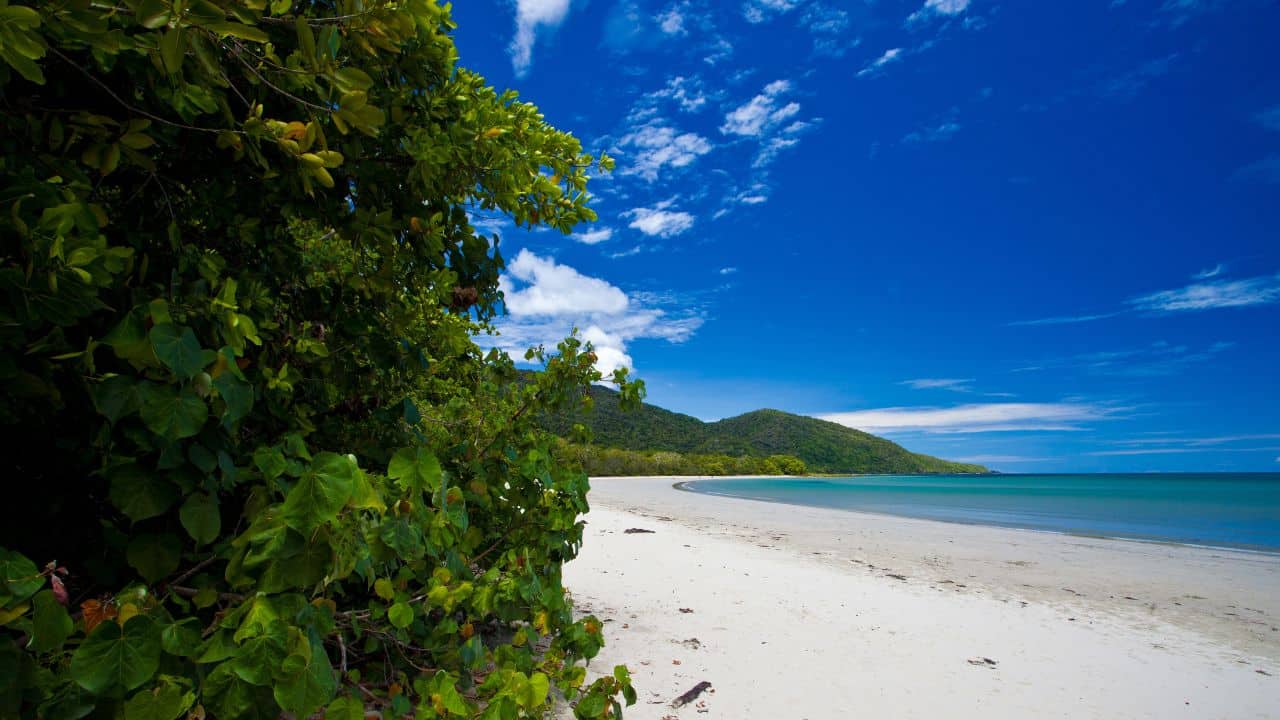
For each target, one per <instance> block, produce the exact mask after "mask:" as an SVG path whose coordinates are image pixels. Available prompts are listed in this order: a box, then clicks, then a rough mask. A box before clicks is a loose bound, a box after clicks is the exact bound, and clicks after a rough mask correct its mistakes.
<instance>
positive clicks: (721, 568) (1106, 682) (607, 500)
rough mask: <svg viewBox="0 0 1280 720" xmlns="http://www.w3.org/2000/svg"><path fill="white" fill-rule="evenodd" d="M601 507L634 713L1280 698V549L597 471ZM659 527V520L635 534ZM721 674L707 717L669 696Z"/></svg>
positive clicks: (601, 560)
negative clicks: (965, 519)
mask: <svg viewBox="0 0 1280 720" xmlns="http://www.w3.org/2000/svg"><path fill="white" fill-rule="evenodd" d="M691 479H692V478H676V480H691ZM589 497H590V501H591V504H592V507H593V510H592V511H591V512H590V513H588V515H587V516H586V521H587V538H586V540H585V542H584V545H583V548H582V554H581V555H580V556H579V557H578V558H577V559H575V560H574V561H572V562H570V563H568V564H567V565H566V567H565V583H566V587H568V588H569V590H570V592H571V593H572V595H573V598H574V601H575V605H576V606H577V607H578V609H579V612H582V613H588V612H590V613H594V614H596V615H597V617H599V618H600V619H601V620H602V621H604V622H605V628H606V629H605V636H606V640H607V644H606V647H605V649H604V650H603V651H602V653H601V656H600V657H599V658H597V659H596V660H595V661H593V663H592V664H591V667H590V670H591V673H592V674H593V675H594V674H597V673H603V672H608V671H609V670H611V669H612V667H613V665H614V664H627V665H628V666H629V667H630V669H631V670H632V673H633V676H634V678H635V683H636V687H637V689H638V690H639V692H640V702H639V703H638V704H637V705H636V706H633V707H632V708H629V709H628V712H627V717H630V718H652V719H653V720H662V719H663V718H667V719H669V718H696V717H701V714H700V713H702V712H704V711H705V712H708V713H710V714H711V715H713V716H714V715H718V716H720V717H725V718H741V717H787V718H809V719H810V720H817V719H818V718H838V717H846V716H848V715H849V714H851V713H854V712H856V713H858V714H870V715H872V716H880V717H920V718H937V717H962V718H967V717H973V718H979V717H980V718H985V719H986V720H991V719H992V718H1021V717H1031V716H1035V717H1063V718H1067V717H1071V718H1079V717H1098V718H1119V717H1151V718H1155V717H1160V718H1167V717H1170V716H1179V717H1189V718H1190V717H1195V718H1203V717H1224V718H1225V717H1231V718H1236V717H1259V718H1260V717H1273V716H1274V715H1273V713H1274V708H1277V707H1280V628H1278V627H1277V625H1278V624H1280V558H1277V557H1274V556H1269V555H1257V554H1251V553H1244V552H1232V551H1223V550H1217V549H1202V548H1193V547H1189V546H1181V545H1164V544H1155V543H1142V542H1117V541H1115V540H1101V539H1092V538H1082V537H1076V536H1070V535H1060V534H1051V533H1042V532H1026V531H1023V530H1019V529H1006V528H1000V527H992V526H979V525H962V524H953V523H945V522H938V521H931V520H920V519H914V518H906V517H900V516H892V515H878V514H872V513H862V512H858V511H852V512H851V511H843V510H833V509H821V508H812V507H808V506H800V505H790V504H782V503H772V502H759V501H753V500H744V499H737V498H729V497H723V496H718V495H708V494H705V493H694V492H687V491H680V490H677V489H676V488H674V487H673V483H672V478H626V479H616V480H608V479H603V478H592V491H591V495H590V496H589ZM637 528H638V529H643V530H650V531H653V532H650V533H634V534H631V533H626V532H625V531H626V530H627V529H637ZM685 610H689V611H690V612H687V613H686V612H685ZM984 658H989V659H991V660H992V661H994V662H995V664H988V663H986V661H985V660H984ZM703 680H706V681H708V682H711V683H712V689H713V690H714V691H715V692H714V693H708V694H704V695H703V696H702V697H701V698H700V700H699V701H698V702H701V703H702V704H703V705H702V707H697V704H696V703H695V704H691V705H688V706H685V707H683V708H679V709H676V708H672V707H671V706H670V705H669V702H670V700H671V699H673V698H674V697H676V696H678V695H679V694H681V693H683V692H685V691H687V690H689V689H690V688H692V687H693V686H694V685H695V684H696V683H698V682H700V681H703Z"/></svg>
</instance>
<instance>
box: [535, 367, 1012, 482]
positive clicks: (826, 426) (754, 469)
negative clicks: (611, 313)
mask: <svg viewBox="0 0 1280 720" xmlns="http://www.w3.org/2000/svg"><path fill="white" fill-rule="evenodd" d="M589 392H590V396H591V403H590V404H589V405H588V406H586V407H583V408H580V409H576V410H574V411H572V412H566V413H558V414H547V415H545V416H543V417H542V418H541V422H542V425H543V426H544V427H546V428H547V429H548V430H550V431H552V432H554V433H556V434H557V435H560V436H561V437H566V438H574V437H578V436H579V435H585V436H589V437H590V440H591V442H592V443H593V444H594V445H595V446H597V447H596V448H595V449H592V450H586V449H579V450H577V451H576V452H577V455H576V458H577V459H579V460H580V461H581V462H582V463H583V465H584V466H585V467H586V469H587V471H588V472H589V473H591V474H595V475H685V474H690V475H729V474H761V475H774V474H786V475H796V474H803V473H804V472H811V473H903V474H908V473H982V472H987V469H986V468H985V467H983V466H981V465H974V464H970V463H958V462H951V461H948V460H941V459H938V458H935V457H931V456H929V455H921V454H919V453H913V452H910V451H908V450H906V449H905V448H903V447H902V446H901V445H898V444H897V443H894V442H891V441H889V440H886V439H884V438H881V437H876V436H875V435H871V434H869V433H865V432H862V431H860V430H854V429H853V428H848V427H845V426H843V425H839V424H836V423H833V422H827V421H825V420H818V419H815V418H810V417H804V416H802V415H793V414H791V413H786V412H782V411H780V410H756V411H754V412H749V413H746V414H744V415H738V416H736V417H731V418H726V419H724V420H719V421H717V422H710V423H708V422H703V421H701V420H699V419H697V418H695V417H690V416H689V415H682V414H680V413H674V412H671V411H669V410H664V409H663V408H660V407H656V406H654V405H648V404H646V405H643V406H642V407H640V408H639V409H636V410H634V411H626V408H624V403H623V400H624V397H623V396H622V395H620V394H619V393H618V392H617V391H614V390H611V389H609V388H607V387H601V386H598V385H593V386H592V387H591V388H590V390H589ZM575 426H581V428H578V429H576V428H575ZM781 457H789V458H791V459H792V460H795V461H798V462H799V463H800V464H802V465H803V469H800V468H799V466H798V465H796V464H795V463H788V464H787V465H786V466H785V467H784V466H783V465H782V464H781V463H779V462H777V461H772V462H771V458H781ZM672 468H684V469H685V470H673V469H672ZM797 470H798V472H797ZM771 471H772V472H771Z"/></svg>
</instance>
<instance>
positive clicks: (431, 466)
mask: <svg viewBox="0 0 1280 720" xmlns="http://www.w3.org/2000/svg"><path fill="white" fill-rule="evenodd" d="M387 475H388V476H389V477H390V478H391V479H393V480H395V481H396V482H397V483H399V484H400V486H401V487H402V488H404V489H406V490H416V491H418V492H422V491H424V490H425V491H428V492H434V491H435V489H436V488H438V487H439V486H440V477H441V470H440V461H439V460H438V459H437V458H436V456H435V455H432V454H431V451H430V450H427V449H426V448H422V447H417V448H402V449H400V450H397V451H396V454H395V455H393V456H391V463H390V465H389V466H388V467H387Z"/></svg>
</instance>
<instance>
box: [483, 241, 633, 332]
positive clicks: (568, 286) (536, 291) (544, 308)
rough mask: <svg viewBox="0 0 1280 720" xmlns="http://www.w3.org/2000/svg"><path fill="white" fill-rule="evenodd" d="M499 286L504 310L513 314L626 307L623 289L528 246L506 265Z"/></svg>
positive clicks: (591, 311)
mask: <svg viewBox="0 0 1280 720" xmlns="http://www.w3.org/2000/svg"><path fill="white" fill-rule="evenodd" d="M521 285H522V286H523V287H519V286H521ZM501 288H502V293H503V297H504V298H505V302H506V306H507V312H508V313H510V314H511V315H513V316H515V317H521V316H527V315H564V314H569V313H588V314H596V313H605V314H610V313H619V312H622V311H624V310H626V309H627V295H626V293H624V292H622V291H621V290H619V289H618V288H616V287H614V286H613V285H610V284H609V283H607V282H605V281H604V280H600V279H599V278H593V277H587V276H586V275H583V274H581V273H579V272H578V271H577V270H574V269H573V268H571V267H569V266H568V265H560V264H558V263H556V261H555V260H552V259H550V258H544V257H539V256H537V255H534V254H533V253H531V252H529V251H528V250H521V251H520V254H519V255H516V259H515V260H513V261H512V262H511V263H510V264H509V265H508V266H507V274H506V275H505V276H503V278H502V284H501Z"/></svg>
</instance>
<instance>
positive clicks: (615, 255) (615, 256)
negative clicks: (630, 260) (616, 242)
mask: <svg viewBox="0 0 1280 720" xmlns="http://www.w3.org/2000/svg"><path fill="white" fill-rule="evenodd" d="M643 249H644V248H642V247H641V246H639V245H636V246H635V247H633V248H631V249H630V250H619V251H617V252H611V253H609V259H610V260H617V259H618V258H624V257H631V256H632V255H639V254H640V251H641V250H643Z"/></svg>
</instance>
